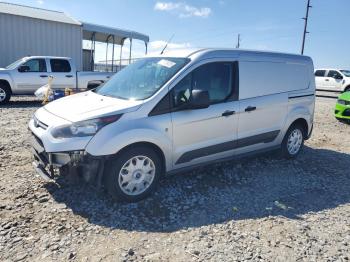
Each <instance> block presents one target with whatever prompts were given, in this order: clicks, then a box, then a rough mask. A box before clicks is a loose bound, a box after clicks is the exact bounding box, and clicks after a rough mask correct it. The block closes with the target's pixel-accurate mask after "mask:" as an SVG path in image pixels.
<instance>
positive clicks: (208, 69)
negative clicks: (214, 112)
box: [173, 62, 233, 107]
mask: <svg viewBox="0 0 350 262" xmlns="http://www.w3.org/2000/svg"><path fill="white" fill-rule="evenodd" d="M232 81H233V63H230V62H215V63H209V64H205V65H202V66H200V67H198V68H196V69H195V70H193V71H192V72H191V73H190V74H188V75H187V76H186V77H185V78H183V79H182V80H181V81H180V82H179V83H178V84H177V85H176V86H175V87H174V96H173V99H174V106H175V107H177V106H179V105H181V104H182V103H186V102H187V101H188V100H189V99H190V95H191V92H192V90H194V89H198V90H206V91H208V93H209V99H210V102H211V104H215V103H220V102H222V101H224V100H226V99H227V98H228V97H229V96H230V95H231V93H232V86H233V82H232Z"/></svg>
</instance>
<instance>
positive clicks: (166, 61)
mask: <svg viewBox="0 0 350 262" xmlns="http://www.w3.org/2000/svg"><path fill="white" fill-rule="evenodd" d="M188 61H189V59H187V58H163V57H154V58H143V59H140V60H138V61H136V62H134V63H133V64H131V65H129V66H127V67H125V68H124V69H123V70H121V71H120V72H118V73H117V74H115V75H114V76H113V77H112V78H111V80H109V81H108V82H107V83H105V84H104V85H102V86H100V87H98V88H97V89H96V90H95V92H96V93H98V94H100V95H104V96H111V97H116V98H120V99H126V100H144V99H147V98H149V97H151V96H152V95H153V94H154V93H156V92H157V91H158V90H159V89H160V88H161V87H162V85H164V84H165V83H166V82H167V81H168V80H169V79H170V78H171V77H172V76H174V75H175V74H176V73H177V72H178V71H179V70H180V69H181V68H182V67H183V66H184V65H185V64H186V63H187V62H188Z"/></svg>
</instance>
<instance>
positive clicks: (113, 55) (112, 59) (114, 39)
mask: <svg viewBox="0 0 350 262" xmlns="http://www.w3.org/2000/svg"><path fill="white" fill-rule="evenodd" d="M114 45H115V39H114V35H113V47H112V72H113V66H114Z"/></svg>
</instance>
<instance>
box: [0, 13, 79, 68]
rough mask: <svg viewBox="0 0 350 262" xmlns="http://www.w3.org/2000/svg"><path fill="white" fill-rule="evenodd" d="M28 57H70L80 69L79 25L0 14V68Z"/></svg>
mask: <svg viewBox="0 0 350 262" xmlns="http://www.w3.org/2000/svg"><path fill="white" fill-rule="evenodd" d="M28 55H43V56H67V57H72V58H73V60H74V62H75V63H76V65H77V68H78V70H81V68H82V28H81V26H79V25H72V24H66V23H58V22H52V21H45V20H40V19H35V18H29V17H22V16H17V15H9V14H4V13H0V67H5V66H7V65H9V64H10V63H12V62H14V61H15V60H17V59H19V58H21V57H24V56H28Z"/></svg>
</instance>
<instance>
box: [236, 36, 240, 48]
mask: <svg viewBox="0 0 350 262" xmlns="http://www.w3.org/2000/svg"><path fill="white" fill-rule="evenodd" d="M240 46H241V34H238V38H237V45H236V48H239V47H240Z"/></svg>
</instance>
